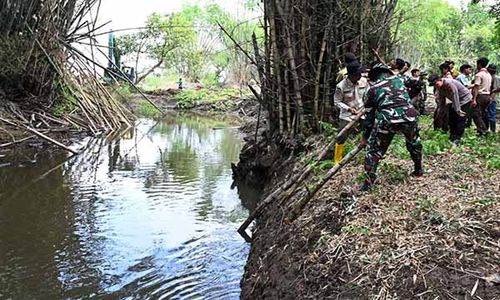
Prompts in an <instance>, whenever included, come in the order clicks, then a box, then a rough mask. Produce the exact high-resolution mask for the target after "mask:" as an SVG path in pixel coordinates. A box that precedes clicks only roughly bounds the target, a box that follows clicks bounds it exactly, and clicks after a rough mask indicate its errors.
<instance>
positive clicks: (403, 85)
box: [333, 51, 500, 191]
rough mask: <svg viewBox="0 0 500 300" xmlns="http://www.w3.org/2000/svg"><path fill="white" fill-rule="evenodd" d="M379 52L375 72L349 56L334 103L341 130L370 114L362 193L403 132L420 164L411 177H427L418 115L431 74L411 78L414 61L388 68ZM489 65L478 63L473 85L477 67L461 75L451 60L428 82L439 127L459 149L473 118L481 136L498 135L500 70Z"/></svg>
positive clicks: (365, 133)
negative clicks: (498, 74)
mask: <svg viewBox="0 0 500 300" xmlns="http://www.w3.org/2000/svg"><path fill="white" fill-rule="evenodd" d="M374 52H375V55H376V57H377V60H376V61H374V62H372V63H371V65H370V68H369V69H367V68H363V67H362V66H361V65H360V63H359V62H358V60H357V59H356V56H355V55H353V54H351V53H347V54H346V55H345V56H344V65H345V67H344V68H343V69H342V70H341V71H340V72H339V74H340V76H341V77H342V78H339V79H340V82H339V83H338V84H337V86H336V89H335V93H334V97H333V104H334V106H335V107H336V108H337V109H338V110H339V117H338V120H339V130H340V129H341V128H343V127H344V126H346V124H348V123H350V122H354V121H355V120H356V118H357V117H359V115H360V112H362V111H364V112H365V115H364V117H363V121H362V122H361V123H362V126H360V127H361V128H362V129H360V130H362V131H363V138H362V140H361V146H367V152H366V157H365V163H364V168H365V174H366V177H365V181H364V183H363V186H362V187H361V190H362V191H367V190H370V189H371V188H372V187H373V185H374V184H375V181H376V170H377V167H378V164H379V161H380V160H381V159H382V157H383V156H384V154H385V152H386V151H387V149H388V147H389V145H390V144H391V142H392V139H393V138H394V135H395V134H397V133H401V134H403V135H404V137H405V139H406V148H407V150H408V151H409V153H410V156H411V158H412V160H413V163H414V171H413V172H412V174H411V175H412V176H416V177H420V176H423V166H422V144H421V142H420V137H419V128H418V116H419V115H421V114H423V113H424V112H425V101H426V98H427V97H426V96H427V92H426V89H427V87H426V82H425V81H424V79H423V78H424V76H426V74H424V73H422V72H420V70H418V69H413V70H411V72H410V73H411V75H409V74H408V75H407V74H406V73H407V72H408V71H409V70H410V67H411V64H410V63H409V62H407V61H404V60H402V59H396V60H394V61H392V62H391V63H389V64H386V63H385V62H384V61H383V60H382V59H381V58H380V56H379V55H378V53H377V52H376V51H374ZM488 63H489V62H488V60H487V59H485V58H480V59H478V61H477V67H478V72H477V73H476V74H475V77H474V80H473V81H472V82H469V76H470V75H471V74H472V67H470V66H468V65H464V66H462V67H461V68H460V70H461V73H458V72H455V70H454V64H453V62H450V61H448V62H445V63H444V64H442V65H441V66H440V70H441V75H437V74H432V75H430V76H429V78H428V82H429V85H431V86H433V87H434V89H435V96H436V101H437V102H438V107H437V109H436V114H435V118H436V120H441V125H442V126H440V127H439V128H442V129H447V128H449V131H450V140H451V142H453V143H455V144H458V143H459V142H460V139H461V137H462V135H463V133H464V130H465V127H466V126H467V119H468V118H470V119H472V120H473V121H474V123H475V124H476V126H477V128H478V132H479V134H481V135H485V134H486V132H487V131H488V128H490V130H492V131H493V132H494V131H495V123H496V120H495V118H496V116H493V110H495V111H496V102H495V95H496V94H497V93H499V92H500V86H499V80H500V79H499V78H498V77H492V76H494V74H495V72H496V66H495V65H489V66H488ZM492 73H493V75H492ZM444 112H446V114H444ZM488 112H489V113H490V114H488ZM443 115H444V116H443ZM443 120H444V121H443ZM445 123H446V124H445ZM486 123H487V124H488V125H486ZM436 124H438V125H439V122H438V121H436V122H435V125H436ZM358 130H359V129H358ZM336 152H337V150H336ZM336 155H337V154H336Z"/></svg>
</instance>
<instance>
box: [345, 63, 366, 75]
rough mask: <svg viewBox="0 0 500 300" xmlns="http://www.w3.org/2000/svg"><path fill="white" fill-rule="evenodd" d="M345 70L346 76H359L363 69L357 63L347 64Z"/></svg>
mask: <svg viewBox="0 0 500 300" xmlns="http://www.w3.org/2000/svg"><path fill="white" fill-rule="evenodd" d="M346 69H347V75H361V73H363V68H362V67H361V65H360V64H359V63H358V62H357V61H356V62H352V63H350V64H348V65H347V66H346Z"/></svg>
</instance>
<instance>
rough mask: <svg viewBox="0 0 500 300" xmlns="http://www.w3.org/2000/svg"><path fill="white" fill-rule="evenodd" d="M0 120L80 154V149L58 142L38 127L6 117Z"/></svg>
mask: <svg viewBox="0 0 500 300" xmlns="http://www.w3.org/2000/svg"><path fill="white" fill-rule="evenodd" d="M0 121H2V122H5V123H7V124H10V125H12V126H15V127H17V128H22V129H25V130H28V131H29V132H31V133H34V134H35V135H37V136H39V137H41V138H42V139H44V140H46V141H48V142H50V143H52V144H54V145H56V146H59V147H61V148H63V149H64V150H66V151H69V152H71V153H73V154H78V151H76V150H73V149H71V148H69V147H68V146H66V145H64V144H62V143H61V142H58V141H56V140H54V139H52V138H50V137H48V136H46V135H45V134H43V133H41V132H40V131H38V130H36V129H33V128H31V127H29V126H26V125H20V124H16V123H14V122H12V121H9V120H7V119H4V118H0Z"/></svg>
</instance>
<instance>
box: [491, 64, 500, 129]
mask: <svg viewBox="0 0 500 300" xmlns="http://www.w3.org/2000/svg"><path fill="white" fill-rule="evenodd" d="M488 72H490V75H491V77H492V82H491V98H490V104H489V105H488V121H489V124H488V127H489V129H490V131H491V132H492V133H496V131H497V101H498V100H499V99H500V77H499V76H497V75H496V74H497V66H496V65H494V64H490V65H489V66H488Z"/></svg>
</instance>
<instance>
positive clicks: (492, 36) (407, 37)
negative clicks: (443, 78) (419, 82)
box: [394, 0, 500, 69]
mask: <svg viewBox="0 0 500 300" xmlns="http://www.w3.org/2000/svg"><path fill="white" fill-rule="evenodd" d="M490 10H491V9H490V7H488V6H487V5H485V4H482V3H478V4H469V5H468V6H466V7H465V8H464V9H459V8H457V7H455V6H453V5H451V4H449V3H448V2H447V1H444V0H400V1H398V14H399V17H400V20H403V23H402V24H400V25H399V26H394V27H395V28H394V33H395V35H396V38H395V41H396V49H397V51H396V52H397V53H399V54H398V56H400V57H403V58H404V59H407V60H409V61H411V62H413V64H414V65H416V66H420V67H421V68H434V69H435V68H437V66H438V65H439V64H440V63H441V62H442V61H444V60H445V59H448V58H450V59H453V60H455V62H456V64H457V65H458V66H460V64H461V63H465V62H468V63H473V62H474V61H475V60H476V59H477V58H478V57H479V56H486V57H489V58H490V60H492V61H498V60H500V43H499V42H498V41H499V36H500V35H499V30H500V26H499V25H498V24H499V23H497V25H496V28H495V18H493V17H492V14H491V12H490Z"/></svg>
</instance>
